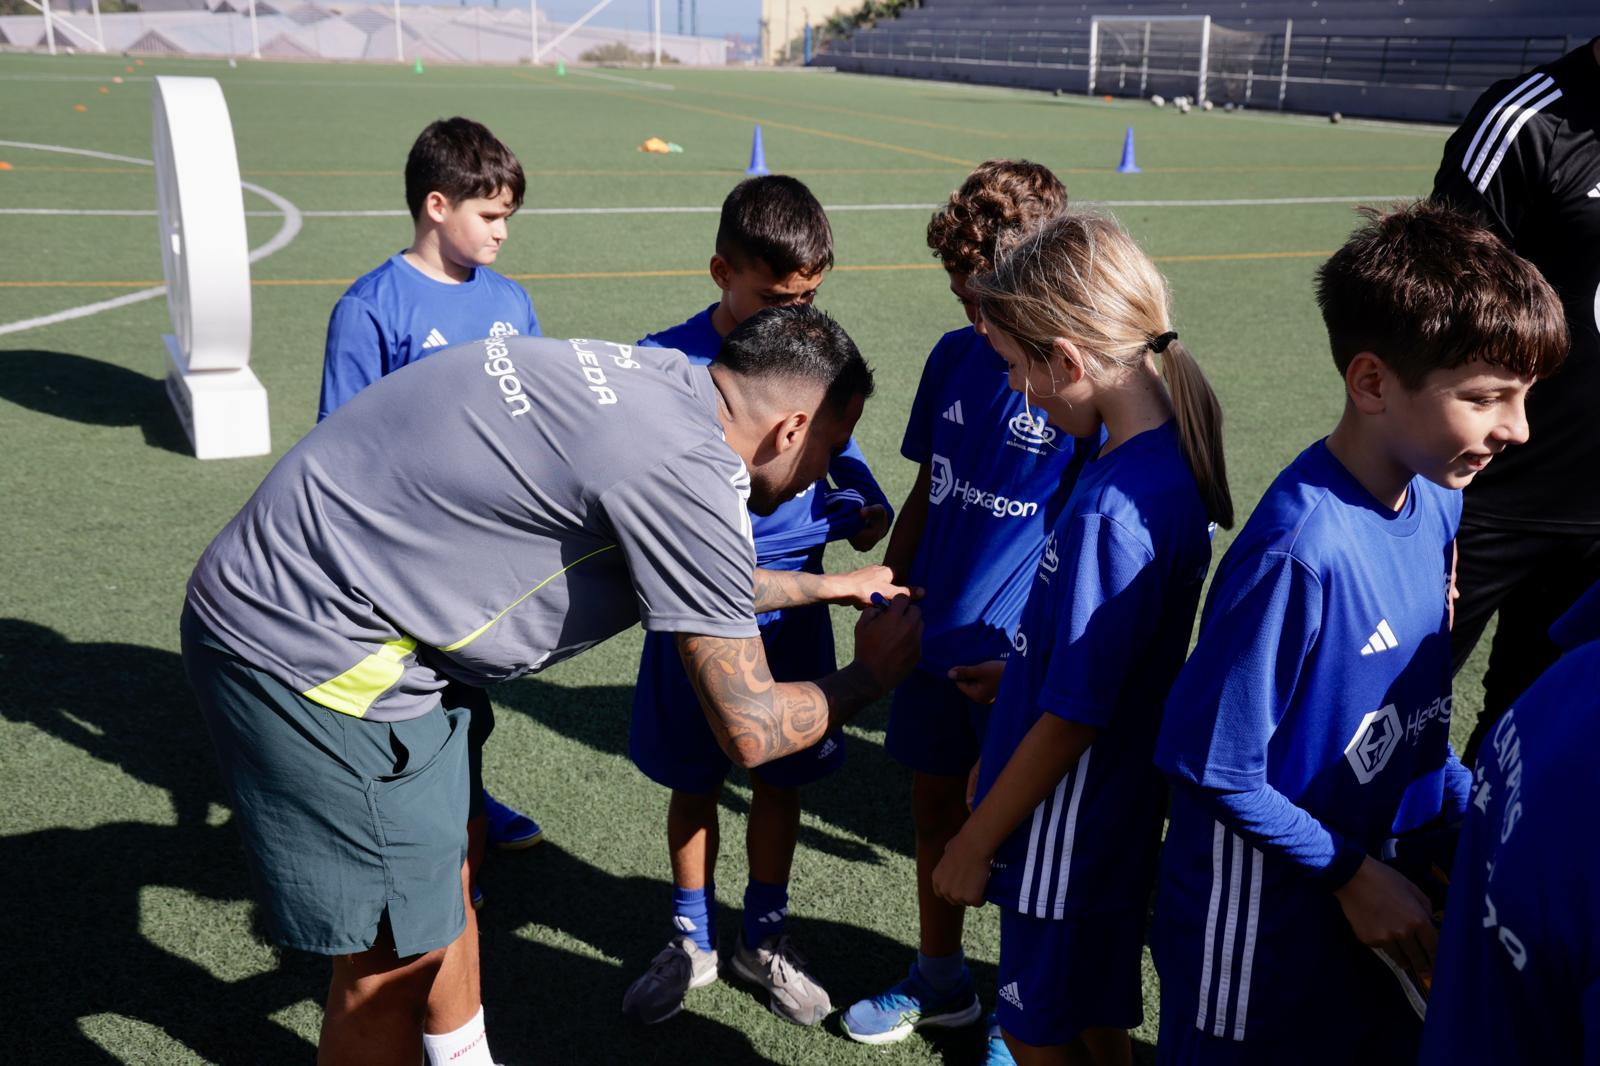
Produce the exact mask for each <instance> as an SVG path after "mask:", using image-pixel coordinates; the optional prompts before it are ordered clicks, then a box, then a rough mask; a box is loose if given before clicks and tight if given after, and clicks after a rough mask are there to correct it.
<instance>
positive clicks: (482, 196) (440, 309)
mask: <svg viewBox="0 0 1600 1066" xmlns="http://www.w3.org/2000/svg"><path fill="white" fill-rule="evenodd" d="M526 191H527V182H526V180H525V179H524V177H523V174H522V164H521V163H519V162H517V157H516V156H514V155H512V154H511V150H510V149H509V148H507V147H506V146H505V145H503V144H501V143H500V141H499V140H497V139H496V138H495V136H494V134H492V133H490V132H489V130H488V129H487V128H485V127H484V126H482V125H481V124H479V123H477V122H474V121H472V120H471V119H468V118H460V117H456V118H448V119H440V120H439V121H437V122H434V123H432V124H431V125H429V126H428V127H427V128H426V129H424V130H423V131H422V133H421V134H420V135H419V136H418V137H417V140H416V143H414V144H413V145H412V146H411V154H410V155H409V156H408V157H407V158H406V206H407V207H409V208H410V209H411V219H412V239H411V246H410V247H409V248H407V249H406V250H405V251H403V252H398V253H396V254H395V255H393V256H390V257H389V258H388V259H387V260H385V261H384V262H383V264H382V265H381V266H379V267H378V268H377V269H376V270H373V271H371V272H369V273H367V274H365V275H363V276H362V277H360V278H358V279H356V282H355V284H354V285H351V286H350V288H349V289H348V290H346V292H345V294H344V295H343V296H341V297H340V298H339V302H338V303H337V304H335V305H334V308H333V315H332V317H331V318H330V319H329V321H328V341H327V347H326V350H325V352H324V353H323V360H322V400H321V403H320V404H319V406H318V409H317V420H318V421H319V422H320V421H321V420H322V419H324V418H327V417H328V416H329V415H330V414H332V413H333V412H334V411H335V410H337V409H338V408H339V407H341V406H342V405H343V404H344V403H345V402H346V401H347V400H349V399H350V398H351V397H352V396H354V395H355V394H356V393H358V392H360V391H361V390H362V389H364V388H366V387H367V386H368V385H370V384H372V383H373V382H374V381H377V380H378V379H379V378H381V377H383V376H384V375H385V374H391V373H393V372H394V371H396V370H399V369H400V368H401V367H403V366H405V365H406V364H407V363H413V362H416V361H417V360H418V359H421V358H423V357H424V356H427V355H431V354H433V353H434V352H436V351H442V350H443V349H444V348H445V347H447V346H448V345H450V344H455V343H461V342H464V341H469V340H477V339H478V338H480V337H514V336H518V335H522V336H528V337H537V336H538V335H539V319H538V316H537V315H535V314H534V313H533V303H532V302H531V301H530V300H529V299H528V293H527V291H526V290H525V289H523V287H522V286H521V285H518V284H517V283H516V282H514V281H511V280H510V279H509V278H504V277H501V276H500V275H499V274H496V273H495V272H494V271H493V270H490V269H489V264H491V263H493V262H494V261H495V259H496V257H497V256H499V254H500V245H502V244H503V243H505V240H506V220H507V219H509V218H510V217H511V216H512V215H513V214H515V213H516V210H517V208H519V207H521V206H522V197H523V194H524V193H525V192H526ZM452 689H453V690H455V691H453V693H452V695H453V698H454V699H455V700H456V701H457V702H460V703H461V704H463V705H465V706H470V707H471V709H472V712H473V713H472V736H473V745H472V750H473V760H472V768H473V774H472V777H473V786H474V788H473V799H472V805H471V818H472V821H473V824H474V827H475V828H474V832H473V841H474V848H473V868H474V872H476V868H477V865H478V861H479V853H480V852H481V849H482V846H483V841H484V840H485V839H487V841H488V842H489V843H492V844H494V845H495V846H496V847H498V848H504V849H517V848H526V847H531V846H532V845H534V844H537V843H538V842H539V841H540V840H541V839H542V838H543V836H544V833H543V831H542V830H541V829H540V828H539V823H538V822H536V821H534V820H533V819H532V818H529V817H528V816H527V815H525V814H523V813H522V812H521V811H518V810H516V809H514V808H512V807H508V806H507V805H505V804H504V803H501V802H499V801H498V800H496V799H495V798H494V797H493V796H491V795H490V794H489V792H488V790H487V789H484V788H483V787H482V784H483V781H482V777H483V774H482V770H483V763H482V748H483V742H484V741H485V740H487V739H488V737H489V734H490V732H491V731H493V729H494V710H493V707H492V705H491V704H490V702H489V696H488V694H487V693H485V692H483V691H482V690H481V689H473V688H471V687H470V686H465V685H453V686H452ZM472 901H473V905H474V906H478V905H480V904H481V903H482V901H483V894H482V892H480V891H479V889H478V886H477V879H476V877H474V879H473V885H472Z"/></svg>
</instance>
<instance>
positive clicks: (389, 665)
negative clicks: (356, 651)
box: [304, 637, 417, 718]
mask: <svg viewBox="0 0 1600 1066" xmlns="http://www.w3.org/2000/svg"><path fill="white" fill-rule="evenodd" d="M416 650H417V642H416V640H415V638H413V637H401V638H400V639H399V640H391V641H389V642H388V643H386V644H384V645H383V646H382V647H380V648H379V649H378V650H377V651H375V652H373V653H372V654H371V655H369V656H367V657H366V658H365V659H362V660H361V661H360V662H358V663H356V664H355V665H354V666H352V667H351V668H350V669H348V670H346V671H345V672H344V673H342V674H340V675H339V676H338V677H336V678H334V679H333V680H331V681H324V682H323V683H322V684H320V685H318V686H317V687H316V688H313V689H308V690H307V691H306V692H305V693H304V695H305V697H306V699H308V700H312V701H314V702H316V703H320V704H322V706H324V707H326V708H328V709H329V710H332V711H338V712H339V713H340V714H348V715H351V716H353V717H356V718H361V717H364V716H365V715H366V713H367V710H368V708H370V707H371V706H372V704H373V701H375V700H376V699H377V698H378V697H379V696H381V695H383V694H384V693H385V692H388V691H389V689H391V688H393V687H394V683H395V682H396V681H399V680H400V676H401V675H402V674H404V673H405V672H406V665H405V660H406V656H408V655H410V654H411V653H412V652H414V651H416Z"/></svg>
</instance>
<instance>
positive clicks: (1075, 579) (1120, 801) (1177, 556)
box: [977, 421, 1211, 918]
mask: <svg viewBox="0 0 1600 1066" xmlns="http://www.w3.org/2000/svg"><path fill="white" fill-rule="evenodd" d="M1209 525H1210V523H1209V522H1208V520H1207V518H1206V511H1205V505H1204V503H1203V501H1202V500H1201V497H1200V492H1199V489H1198V487H1197V486H1196V484H1195V479H1194V474H1193V473H1192V471H1191V470H1190V467H1189V463H1188V461H1187V459H1186V458H1185V457H1184V454H1183V448H1182V445H1181V444H1180V442H1179V438H1178V432H1177V426H1176V423H1175V422H1171V421H1169V422H1167V423H1166V424H1164V425H1162V426H1159V427H1157V428H1155V429H1152V430H1147V431H1146V432H1144V433H1141V434H1139V435H1138V436H1136V437H1133V438H1131V439H1130V440H1127V441H1124V442H1123V443H1122V444H1121V445H1120V446H1119V447H1117V448H1116V449H1114V450H1112V451H1111V452H1109V453H1107V454H1105V455H1103V456H1101V457H1099V458H1096V459H1093V460H1090V461H1089V462H1087V463H1085V464H1084V467H1083V470H1082V472H1081V473H1080V474H1079V475H1078V478H1077V481H1076V483H1075V484H1074V486H1073V489H1072V495H1071V496H1070V497H1069V499H1068V500H1067V502H1066V504H1065V506H1064V507H1063V508H1062V510H1061V514H1060V517H1059V518H1058V519H1057V520H1056V522H1055V525H1054V527H1053V528H1052V529H1051V531H1050V534H1049V536H1048V537H1047V538H1046V541H1045V545H1044V549H1043V552H1042V554H1041V555H1040V558H1039V562H1038V564H1037V566H1036V567H1035V573H1034V579H1033V583H1032V585H1033V587H1032V590H1031V592H1030V593H1029V596H1028V602H1027V606H1026V607H1025V608H1024V609H1023V612H1022V621H1021V624H1020V626H1019V627H1018V629H1017V631H1016V636H1015V638H1014V641H1013V647H1014V649H1015V650H1014V653H1013V654H1012V656H1011V659H1010V661H1009V662H1008V663H1007V665H1006V670H1005V675H1004V677H1003V678H1002V680H1001V684H1000V691H999V694H998V695H997V697H996V699H995V704H994V709H993V711H992V713H991V714H990V718H989V728H988V732H987V734H986V736H985V740H984V746H983V758H982V762H981V765H980V769H979V779H978V793H977V796H978V801H979V803H981V802H982V798H983V797H984V796H985V795H987V794H988V792H989V790H990V789H991V788H992V787H993V785H994V782H995V780H996V779H997V778H998V777H999V776H1000V772H1001V771H1002V770H1003V769H1004V768H1005V764H1006V761H1007V760H1008V759H1009V758H1010V757H1011V754H1012V752H1014V751H1015V750H1016V748H1017V745H1018V744H1020V743H1021V742H1022V739H1023V737H1024V736H1026V735H1027V733H1028V731H1029V730H1030V729H1031V728H1033V725H1034V723H1035V722H1037V721H1038V720H1039V718H1040V716H1041V715H1044V714H1054V715H1058V716H1060V717H1062V718H1065V719H1067V720H1069V721H1073V722H1081V723H1084V724H1085V725H1091V726H1094V727H1095V728H1096V729H1097V730H1098V731H1099V732H1098V733H1097V735H1096V737H1095V740H1094V743H1093V744H1092V745H1090V747H1089V748H1088V750H1087V751H1085V752H1084V754H1083V756H1082V757H1081V758H1080V759H1079V760H1078V764H1077V766H1076V767H1075V768H1074V769H1073V770H1072V771H1070V772H1069V773H1068V774H1067V775H1066V776H1065V777H1064V778H1062V780H1061V782H1060V783H1059V784H1058V785H1057V787H1056V789H1055V791H1054V792H1053V793H1052V794H1051V795H1050V796H1048V797H1047V798H1046V799H1045V800H1044V801H1043V802H1042V803H1040V804H1039V806H1038V807H1037V808H1035V810H1034V812H1033V816H1032V817H1031V818H1030V819H1025V820H1024V821H1023V822H1022V824H1020V825H1019V826H1018V827H1017V829H1016V830H1015V831H1014V832H1013V833H1012V834H1011V836H1010V837H1009V838H1007V840H1006V841H1005V843H1004V844H1002V845H1001V846H1000V848H999V849H998V850H997V851H996V852H995V856H994V861H993V869H992V873H991V874H990V879H989V892H988V895H989V899H990V900H991V901H993V902H995V903H998V904H1000V905H1002V906H1005V907H1011V908H1014V909H1016V910H1018V911H1021V912H1023V913H1027V914H1032V915H1034V916H1035V917H1040V918H1063V917H1067V916H1075V915H1079V914H1084V913H1091V912H1096V911H1110V910H1119V909H1123V908H1128V907H1134V908H1140V907H1143V906H1144V905H1145V901H1146V900H1147V899H1148V896H1149V891H1150V885H1151V881H1152V879H1153V877H1154V872H1155V868H1154V860H1155V848H1156V842H1157V839H1158V837H1159V835H1160V830H1161V815H1162V811H1163V809H1164V807H1165V799H1166V797H1165V789H1164V786H1163V783H1162V779H1161V775H1160V774H1158V773H1157V772H1156V771H1155V769H1154V767H1153V766H1152V765H1151V761H1150V757H1151V751H1152V749H1153V748H1154V746H1155V738H1156V731H1157V728H1158V726H1159V723H1160V716H1161V708H1162V704H1163V702H1164V700H1165V698H1166V695H1167V689H1168V686H1170V685H1171V683H1172V679H1173V678H1174V677H1175V676H1176V675H1177V673H1178V669H1179V667H1180V666H1182V665H1183V655H1184V652H1185V651H1186V650H1187V649H1188V646H1189V633H1190V630H1191V628H1192V627H1193V625H1194V616H1195V610H1196V608H1197V607H1198V606H1199V603H1200V588H1201V585H1202V584H1203V583H1204V581H1205V574H1206V568H1207V566H1208V565H1209V564H1210V561H1211V538H1210V530H1209Z"/></svg>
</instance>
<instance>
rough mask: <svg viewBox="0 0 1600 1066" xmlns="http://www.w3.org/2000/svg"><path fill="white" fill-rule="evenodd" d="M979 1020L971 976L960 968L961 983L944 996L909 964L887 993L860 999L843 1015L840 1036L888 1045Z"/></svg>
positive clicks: (862, 1041) (964, 969) (964, 968)
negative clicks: (918, 1033) (921, 1032)
mask: <svg viewBox="0 0 1600 1066" xmlns="http://www.w3.org/2000/svg"><path fill="white" fill-rule="evenodd" d="M981 1017H983V1006H982V1005H981V1004H980V1003H979V1002H978V994H977V992H975V991H974V990H973V988H972V974H971V972H970V971H969V970H968V969H967V968H966V966H965V965H963V966H962V967H961V980H960V982H958V983H957V984H956V986H955V987H954V988H952V989H951V990H950V991H948V992H944V993H939V992H936V991H934V990H933V989H932V988H931V987H929V985H928V982H927V981H925V980H923V978H922V974H921V973H920V972H919V971H918V970H917V964H916V963H915V962H913V963H912V964H911V973H910V975H909V976H908V977H907V978H906V979H905V980H904V981H901V982H900V983H899V984H897V985H895V986H894V987H892V988H890V989H889V990H888V991H887V992H884V993H882V994H880V995H876V996H873V997H872V998H870V999H863V1000H860V1001H859V1002H857V1003H855V1004H854V1005H852V1006H851V1008H850V1009H849V1010H847V1011H845V1012H844V1017H843V1018H842V1019H841V1024H842V1025H843V1027H844V1034H845V1035H846V1036H848V1037H849V1038H850V1039H851V1040H855V1041H858V1042H860V1043H863V1044H892V1043H894V1042H895V1041H897V1040H904V1039H905V1038H906V1037H908V1036H910V1035H911V1033H912V1030H914V1029H922V1028H925V1027H929V1026H932V1027H936V1028H945V1029H955V1028H959V1027H961V1026H963V1025H971V1024H972V1023H973V1022H975V1021H977V1020H978V1019H979V1018H981Z"/></svg>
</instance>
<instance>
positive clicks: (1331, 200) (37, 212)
mask: <svg viewBox="0 0 1600 1066" xmlns="http://www.w3.org/2000/svg"><path fill="white" fill-rule="evenodd" d="M1414 198H1415V197H1414V196H1413V194H1410V193H1382V194H1373V195H1370V196H1280V197H1247V198H1242V199H1223V200H1080V201H1078V203H1080V204H1082V205H1084V206H1087V207H1108V208H1130V207H1299V206H1306V205H1317V204H1367V203H1385V202H1388V201H1393V200H1410V199H1414ZM939 207H940V205H939V204H936V203H920V204H918V203H890V204H824V205H823V210H824V211H828V212H833V213H839V212H851V211H854V212H865V211H937V210H938V209H939ZM721 210H722V208H721V207H720V206H716V205H709V204H685V205H679V206H644V207H525V208H523V209H522V210H521V211H519V212H518V214H519V215H535V216H545V217H559V216H565V215H714V214H717V213H718V212H719V211H721ZM155 213H156V212H155V211H153V210H151V209H149V208H99V207H86V208H71V207H0V216H3V215H20V216H50V217H56V216H65V217H71V216H81V217H84V218H102V217H106V218H150V217H153V216H154V215H155ZM280 214H281V212H277V211H246V212H245V215H246V216H247V217H250V218H278V217H280ZM298 214H299V216H300V217H301V218H410V217H411V215H410V212H408V211H403V210H399V209H388V208H380V209H373V210H362V209H352V210H344V211H313V210H302V211H300V212H298Z"/></svg>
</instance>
